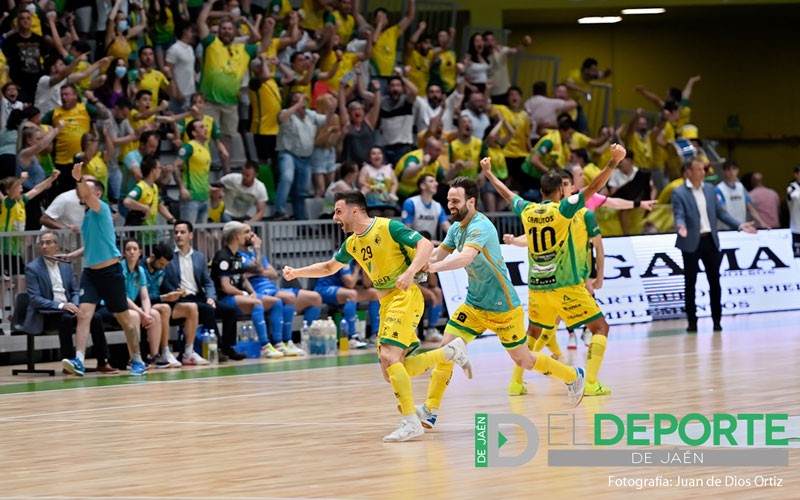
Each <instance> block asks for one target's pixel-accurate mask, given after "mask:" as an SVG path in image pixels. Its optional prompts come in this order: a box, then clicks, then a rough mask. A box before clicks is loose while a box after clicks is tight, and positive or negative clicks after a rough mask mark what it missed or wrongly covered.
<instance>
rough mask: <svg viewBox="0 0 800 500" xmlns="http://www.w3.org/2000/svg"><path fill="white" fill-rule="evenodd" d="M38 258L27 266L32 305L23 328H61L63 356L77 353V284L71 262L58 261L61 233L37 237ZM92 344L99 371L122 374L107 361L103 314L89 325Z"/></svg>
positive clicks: (41, 329)
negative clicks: (74, 340)
mask: <svg viewBox="0 0 800 500" xmlns="http://www.w3.org/2000/svg"><path fill="white" fill-rule="evenodd" d="M36 245H37V247H38V248H39V253H40V254H41V255H40V256H39V257H37V258H35V259H33V260H32V261H31V262H29V263H28V265H27V266H25V279H26V292H27V293H28V297H29V298H30V304H29V306H28V310H27V312H26V314H25V322H24V323H23V325H22V329H23V330H24V331H25V332H27V333H41V332H43V331H45V330H53V329H58V338H59V341H60V343H61V355H62V357H65V358H72V357H74V356H75V352H74V350H75V347H74V344H73V343H72V334H73V333H74V332H75V322H76V318H77V316H76V315H77V314H78V286H77V284H76V283H75V277H74V275H73V274H72V264H70V263H68V262H62V261H61V260H56V259H55V258H54V256H55V255H56V254H57V253H58V251H59V248H58V236H57V235H56V234H55V233H54V232H52V231H44V232H42V233H41V234H40V235H39V236H38V237H37V238H36ZM90 331H91V334H92V343H93V344H94V350H95V354H96V356H97V371H98V372H100V373H119V371H118V370H117V369H116V368H114V367H112V366H111V365H110V364H109V363H108V344H107V342H106V334H105V330H104V328H103V321H102V320H101V319H100V315H98V314H97V313H95V314H94V316H93V317H92V320H91V324H90Z"/></svg>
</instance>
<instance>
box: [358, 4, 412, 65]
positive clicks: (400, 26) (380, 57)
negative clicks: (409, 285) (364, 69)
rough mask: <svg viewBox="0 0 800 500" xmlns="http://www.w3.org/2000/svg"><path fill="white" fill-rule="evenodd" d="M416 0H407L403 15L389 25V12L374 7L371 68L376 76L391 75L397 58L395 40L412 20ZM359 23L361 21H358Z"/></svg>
mask: <svg viewBox="0 0 800 500" xmlns="http://www.w3.org/2000/svg"><path fill="white" fill-rule="evenodd" d="M415 9H416V1H415V0H408V10H407V11H406V15H405V17H403V18H402V19H400V22H399V23H397V24H396V25H394V26H390V27H388V28H387V26H388V25H389V12H388V11H387V10H386V9H384V8H383V7H379V8H377V9H375V15H374V18H373V24H374V25H375V31H374V32H373V34H372V42H373V50H372V59H371V60H370V62H371V63H372V69H373V72H374V74H375V75H376V76H378V77H380V78H388V77H390V76H392V72H393V71H394V68H395V60H396V58H397V41H398V40H399V39H400V37H401V36H403V33H404V32H405V31H406V30H407V29H408V27H409V26H411V23H412V22H413V21H414V14H415ZM359 24H361V22H360V21H359Z"/></svg>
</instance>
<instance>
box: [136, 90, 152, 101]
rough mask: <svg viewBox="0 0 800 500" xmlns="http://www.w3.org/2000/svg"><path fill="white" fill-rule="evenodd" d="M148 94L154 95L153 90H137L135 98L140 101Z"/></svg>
mask: <svg viewBox="0 0 800 500" xmlns="http://www.w3.org/2000/svg"><path fill="white" fill-rule="evenodd" d="M146 95H149V96H150V97H153V93H152V92H150V91H149V90H147V89H142V90H140V91H138V92H136V95H135V96H134V97H133V100H134V101H137V102H138V101H139V99H141V98H142V96H146Z"/></svg>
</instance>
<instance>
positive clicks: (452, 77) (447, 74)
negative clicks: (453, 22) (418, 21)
mask: <svg viewBox="0 0 800 500" xmlns="http://www.w3.org/2000/svg"><path fill="white" fill-rule="evenodd" d="M455 34H456V29H455V28H453V27H452V26H451V27H450V28H449V29H448V30H447V31H445V30H442V31H440V32H439V33H438V34H437V35H436V38H437V41H438V43H439V47H438V48H439V49H441V50H440V52H439V53H438V54H437V55H436V58H435V59H434V61H433V64H432V65H431V78H430V81H431V83H436V84H437V85H439V86H440V87H441V88H442V90H443V91H444V93H445V94H450V92H452V91H453V90H455V88H456V83H457V82H456V77H457V76H458V57H457V56H456V53H455V51H453V50H451V48H450V46H451V45H452V43H453V38H454V37H455Z"/></svg>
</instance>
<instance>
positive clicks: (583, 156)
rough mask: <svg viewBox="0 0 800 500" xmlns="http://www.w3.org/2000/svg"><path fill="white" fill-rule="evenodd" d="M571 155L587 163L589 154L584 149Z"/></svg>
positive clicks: (577, 150)
mask: <svg viewBox="0 0 800 500" xmlns="http://www.w3.org/2000/svg"><path fill="white" fill-rule="evenodd" d="M572 154H574V155H575V156H577V157H578V158H580V159H581V160H583V162H584V163H589V152H588V151H586V150H585V149H583V148H580V149H576V150H574V151H573V152H572Z"/></svg>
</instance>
